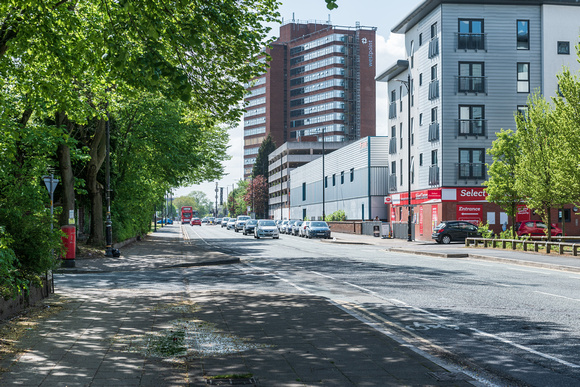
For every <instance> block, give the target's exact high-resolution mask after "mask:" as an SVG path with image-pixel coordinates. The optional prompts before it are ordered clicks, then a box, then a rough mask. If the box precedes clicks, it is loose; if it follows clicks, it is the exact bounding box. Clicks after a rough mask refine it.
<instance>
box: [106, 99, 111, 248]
mask: <svg viewBox="0 0 580 387" xmlns="http://www.w3.org/2000/svg"><path fill="white" fill-rule="evenodd" d="M107 110H108V108H107ZM110 121H111V120H110V117H109V112H108V111H107V124H106V126H105V132H106V140H105V141H106V146H105V163H106V164H105V185H106V187H105V196H106V199H107V214H106V220H105V245H106V249H105V256H106V257H112V256H113V222H112V221H111V129H110V125H109V123H110Z"/></svg>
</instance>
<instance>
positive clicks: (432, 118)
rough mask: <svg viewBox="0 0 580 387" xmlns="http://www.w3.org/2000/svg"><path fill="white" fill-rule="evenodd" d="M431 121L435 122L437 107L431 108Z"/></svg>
mask: <svg viewBox="0 0 580 387" xmlns="http://www.w3.org/2000/svg"><path fill="white" fill-rule="evenodd" d="M431 122H432V123H433V122H437V108H436V107H434V108H432V109H431Z"/></svg>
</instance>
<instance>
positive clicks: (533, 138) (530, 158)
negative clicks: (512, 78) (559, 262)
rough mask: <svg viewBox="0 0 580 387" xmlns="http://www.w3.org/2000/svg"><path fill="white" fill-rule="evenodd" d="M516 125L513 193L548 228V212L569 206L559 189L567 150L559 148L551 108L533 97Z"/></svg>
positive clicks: (555, 124)
mask: <svg viewBox="0 0 580 387" xmlns="http://www.w3.org/2000/svg"><path fill="white" fill-rule="evenodd" d="M516 125H517V132H516V140H517V143H518V145H519V148H520V155H519V157H518V164H517V167H516V174H517V179H516V184H515V186H516V190H517V191H518V192H519V193H520V194H521V196H522V197H523V198H525V201H526V204H527V206H528V207H530V208H532V209H534V210H536V212H537V213H538V214H539V215H540V217H541V218H542V220H544V221H545V222H546V223H547V224H548V225H549V224H551V223H552V222H551V221H552V219H551V209H552V208H554V207H559V206H561V205H563V204H564V203H569V202H570V201H569V196H568V190H567V189H562V188H561V186H562V183H563V180H564V181H566V180H565V179H566V177H565V176H563V175H562V174H561V172H562V169H561V168H560V165H559V164H561V163H562V162H565V159H566V156H565V154H566V153H568V152H569V150H567V149H563V148H562V146H563V145H564V144H563V143H562V142H561V141H560V136H559V134H558V130H559V125H558V123H557V120H556V119H555V113H554V110H553V108H552V106H550V104H549V103H548V102H546V100H545V99H543V98H542V97H541V96H540V95H539V94H537V93H536V94H534V95H532V96H530V98H529V101H528V112H527V114H526V115H525V116H524V115H522V114H518V115H516ZM548 238H550V233H548Z"/></svg>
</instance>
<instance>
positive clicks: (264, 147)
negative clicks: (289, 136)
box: [252, 133, 276, 180]
mask: <svg viewBox="0 0 580 387" xmlns="http://www.w3.org/2000/svg"><path fill="white" fill-rule="evenodd" d="M275 150H276V143H275V142H274V139H273V138H272V136H271V135H270V133H268V136H266V138H265V139H264V141H262V144H261V145H260V149H258V155H257V156H256V162H255V163H254V167H253V168H252V177H254V178H256V177H257V176H259V175H262V176H264V177H265V178H266V180H267V179H268V175H269V173H268V155H269V154H270V153H272V152H273V151H275Z"/></svg>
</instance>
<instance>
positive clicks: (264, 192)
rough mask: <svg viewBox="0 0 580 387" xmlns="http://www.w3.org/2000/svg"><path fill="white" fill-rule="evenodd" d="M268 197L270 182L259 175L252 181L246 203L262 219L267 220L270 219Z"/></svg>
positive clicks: (246, 195) (247, 192) (247, 191)
mask: <svg viewBox="0 0 580 387" xmlns="http://www.w3.org/2000/svg"><path fill="white" fill-rule="evenodd" d="M268 196H269V190H268V180H267V179H266V178H265V177H264V176H263V175H258V176H256V177H255V178H253V179H252V180H250V182H249V184H248V187H247V189H246V193H245V195H244V201H245V202H246V203H248V205H250V206H251V207H252V210H253V211H254V212H255V213H256V214H258V216H259V217H260V218H262V219H266V218H268Z"/></svg>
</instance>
